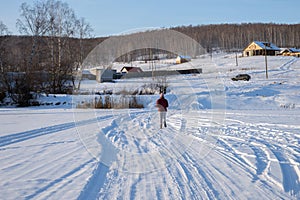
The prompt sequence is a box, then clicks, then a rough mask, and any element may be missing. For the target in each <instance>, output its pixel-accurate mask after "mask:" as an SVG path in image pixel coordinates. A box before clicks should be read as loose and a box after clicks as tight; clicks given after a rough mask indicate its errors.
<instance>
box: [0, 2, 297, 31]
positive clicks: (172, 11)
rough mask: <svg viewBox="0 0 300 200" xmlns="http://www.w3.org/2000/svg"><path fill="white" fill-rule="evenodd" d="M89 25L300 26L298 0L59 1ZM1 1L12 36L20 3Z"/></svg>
mask: <svg viewBox="0 0 300 200" xmlns="http://www.w3.org/2000/svg"><path fill="white" fill-rule="evenodd" d="M62 1H63V2H67V3H68V4H69V6H70V7H71V8H72V9H73V10H74V11H75V13H76V14H77V16H78V17H84V18H85V19H86V21H87V22H89V23H90V24H91V25H92V27H93V29H94V35H95V36H108V35H113V34H119V33H122V32H126V31H130V30H133V29H144V28H151V27H153V28H160V27H172V26H181V25H190V24H192V25H202V24H220V23H247V22H267V23H268V22H273V23H292V24H294V23H300V16H299V8H300V1H299V0H185V1H183V0H181V1H179V0H172V1H170V0H148V1H143V0H62ZM23 2H26V3H28V4H31V5H32V4H33V2H34V1H33V0H27V1H26V0H24V1H22V0H21V1H19V0H0V3H1V7H0V20H1V21H2V22H3V23H4V24H6V25H7V26H8V28H9V30H10V31H11V32H13V34H18V31H17V29H16V27H15V23H16V19H17V18H19V16H20V12H19V8H20V5H21V3H23Z"/></svg>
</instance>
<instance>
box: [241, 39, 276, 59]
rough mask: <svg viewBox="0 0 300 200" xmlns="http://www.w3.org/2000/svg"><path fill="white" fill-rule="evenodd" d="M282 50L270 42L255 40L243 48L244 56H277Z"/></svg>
mask: <svg viewBox="0 0 300 200" xmlns="http://www.w3.org/2000/svg"><path fill="white" fill-rule="evenodd" d="M280 50H281V49H280V48H278V47H277V46H276V45H274V44H272V43H270V42H261V41H253V42H252V43H251V44H249V45H248V46H247V47H246V48H245V49H244V50H243V56H261V55H269V56H275V55H277V54H278V53H279V52H280Z"/></svg>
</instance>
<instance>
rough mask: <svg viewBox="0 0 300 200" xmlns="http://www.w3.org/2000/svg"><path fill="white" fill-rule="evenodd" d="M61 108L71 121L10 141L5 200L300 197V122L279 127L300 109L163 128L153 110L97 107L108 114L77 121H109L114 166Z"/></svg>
mask: <svg viewBox="0 0 300 200" xmlns="http://www.w3.org/2000/svg"><path fill="white" fill-rule="evenodd" d="M22 112H24V111H17V110H16V111H14V112H12V113H11V114H10V112H8V111H2V112H1V114H0V116H1V119H3V117H6V118H14V117H15V116H18V113H19V114H21V113H22ZM27 112H32V114H34V113H35V112H36V111H30V110H28V111H27ZM44 112H45V113H43V112H41V111H39V113H36V116H37V117H38V118H39V121H42V122H43V115H45V119H44V120H45V121H46V120H49V115H51V114H49V112H48V111H47V110H45V111H44ZM214 112H215V115H218V114H220V115H223V113H222V111H214ZM59 113H61V114H62V115H65V117H66V116H69V117H70V118H69V119H70V122H66V123H64V124H57V125H51V126H45V127H43V128H38V127H39V125H37V124H36V125H35V126H36V129H32V130H28V131H24V132H18V133H11V134H6V135H5V136H2V137H1V149H0V153H1V175H0V176H1V192H0V195H1V199H49V198H50V199H57V198H62V197H63V198H64V199H77V198H78V199H96V198H99V199H120V198H121V199H228V198H233V199H247V198H251V199H278V198H283V199H297V198H299V193H300V184H299V181H300V180H299V177H300V171H299V168H300V166H299V157H300V156H299V155H300V152H299V138H300V136H299V133H298V130H299V125H298V124H297V123H290V124H279V123H278V121H282V119H284V118H285V117H286V116H289V117H290V118H292V119H294V122H296V121H300V119H299V115H298V113H297V112H295V111H285V112H283V113H281V114H280V115H278V113H275V111H269V112H265V111H264V113H261V112H254V111H249V112H247V113H243V112H240V111H232V110H231V111H230V112H228V113H226V116H227V117H226V120H225V124H219V125H214V123H211V122H208V120H207V119H209V118H210V117H211V112H208V111H201V112H200V111H199V112H190V113H188V116H189V118H183V116H185V115H187V114H185V115H184V114H182V113H177V111H174V112H172V111H170V113H169V123H168V127H167V128H166V129H163V130H159V129H157V128H156V125H155V123H156V120H157V116H156V113H155V112H152V111H148V112H147V111H136V110H132V111H131V112H127V113H126V112H124V111H120V113H118V114H116V113H114V115H113V116H111V115H110V114H109V113H107V112H104V113H103V112H97V115H101V114H102V115H103V116H102V117H100V116H97V117H96V118H95V119H98V120H95V119H94V120H93V119H90V120H83V121H82V122H81V123H79V124H78V123H77V126H78V127H79V126H81V127H85V128H88V127H91V124H95V125H97V126H99V123H101V125H102V124H106V126H102V130H101V131H99V134H100V133H101V134H104V135H105V137H106V138H107V139H108V140H109V141H110V142H111V144H113V145H114V146H115V147H116V149H118V152H117V156H116V157H115V158H114V156H112V158H114V159H115V160H114V161H113V162H112V163H111V164H110V165H108V164H107V165H106V164H105V163H103V162H102V161H101V160H99V159H95V158H94V157H93V156H91V155H92V154H91V153H90V152H88V151H87V149H88V148H89V144H88V142H87V141H85V144H82V140H80V138H78V137H77V134H76V129H75V128H76V127H75V123H73V122H71V120H72V116H71V115H72V110H57V113H53V120H55V121H56V120H57V119H55V116H57V114H59ZM275 114H276V117H274V118H273V123H270V122H272V121H270V119H268V118H270V116H274V115H275ZM263 119H265V120H266V119H268V123H265V122H263V121H262V120H263ZM35 120H37V119H35V118H32V119H27V122H26V123H33V122H34V121H35ZM277 120H278V121H277ZM24 123H25V122H24ZM44 123H46V122H44ZM199 124H202V126H199ZM20 125H22V123H21V124H20ZM2 127H3V128H4V129H5V128H6V126H2ZM60 127H63V128H60ZM7 128H8V127H7ZM91 132H93V131H91ZM36 133H39V134H36ZM26 135H27V136H28V135H30V137H26ZM86 148H87V149H86Z"/></svg>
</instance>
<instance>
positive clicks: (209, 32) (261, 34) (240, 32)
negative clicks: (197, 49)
mask: <svg viewBox="0 0 300 200" xmlns="http://www.w3.org/2000/svg"><path fill="white" fill-rule="evenodd" d="M172 29H173V30H176V31H179V32H181V33H184V34H186V35H188V36H190V37H191V38H193V39H195V40H196V41H197V42H198V43H199V44H201V45H202V46H203V47H204V48H206V49H207V51H210V50H211V49H213V48H221V49H222V50H225V51H231V50H242V49H243V48H245V47H246V46H247V45H248V44H249V43H250V42H252V41H265V42H272V43H274V44H276V45H277V46H278V47H296V48H299V47H300V24H274V23H267V24H266V23H244V24H219V25H202V26H180V27H174V28H172Z"/></svg>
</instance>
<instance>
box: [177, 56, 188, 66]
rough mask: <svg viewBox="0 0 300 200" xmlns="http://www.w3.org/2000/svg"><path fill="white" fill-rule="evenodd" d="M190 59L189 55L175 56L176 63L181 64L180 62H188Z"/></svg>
mask: <svg viewBox="0 0 300 200" xmlns="http://www.w3.org/2000/svg"><path fill="white" fill-rule="evenodd" d="M191 60H192V59H191V57H190V56H177V58H176V64H181V63H185V62H189V61H191Z"/></svg>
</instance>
